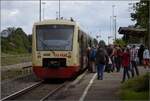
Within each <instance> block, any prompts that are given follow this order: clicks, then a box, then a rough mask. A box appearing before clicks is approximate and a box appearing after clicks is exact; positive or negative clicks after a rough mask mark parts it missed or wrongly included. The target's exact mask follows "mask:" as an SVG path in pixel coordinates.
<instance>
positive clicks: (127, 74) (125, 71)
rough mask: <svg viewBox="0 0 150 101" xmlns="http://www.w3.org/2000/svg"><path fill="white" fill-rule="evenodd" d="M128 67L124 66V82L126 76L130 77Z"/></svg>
mask: <svg viewBox="0 0 150 101" xmlns="http://www.w3.org/2000/svg"><path fill="white" fill-rule="evenodd" d="M128 70H129V69H128V67H124V70H123V78H122V81H123V82H124V81H125V79H126V76H127V77H128V79H129V78H130V75H129V72H128Z"/></svg>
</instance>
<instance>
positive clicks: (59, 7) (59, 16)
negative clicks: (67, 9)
mask: <svg viewBox="0 0 150 101" xmlns="http://www.w3.org/2000/svg"><path fill="white" fill-rule="evenodd" d="M58 12H59V20H60V0H59V11H58Z"/></svg>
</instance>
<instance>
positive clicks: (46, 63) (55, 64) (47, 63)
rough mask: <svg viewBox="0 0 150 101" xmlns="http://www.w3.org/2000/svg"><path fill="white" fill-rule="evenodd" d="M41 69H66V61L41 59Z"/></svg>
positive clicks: (62, 59) (63, 59)
mask: <svg viewBox="0 0 150 101" xmlns="http://www.w3.org/2000/svg"><path fill="white" fill-rule="evenodd" d="M43 67H46V68H59V67H66V59H65V58H43Z"/></svg>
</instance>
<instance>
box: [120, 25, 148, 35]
mask: <svg viewBox="0 0 150 101" xmlns="http://www.w3.org/2000/svg"><path fill="white" fill-rule="evenodd" d="M118 32H119V34H126V35H132V36H144V34H145V32H146V29H144V28H133V27H120V28H119V30H118Z"/></svg>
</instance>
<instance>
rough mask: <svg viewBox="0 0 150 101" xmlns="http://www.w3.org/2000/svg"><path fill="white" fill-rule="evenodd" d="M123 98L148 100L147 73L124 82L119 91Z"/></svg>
mask: <svg viewBox="0 0 150 101" xmlns="http://www.w3.org/2000/svg"><path fill="white" fill-rule="evenodd" d="M120 96H121V99H123V100H146V99H147V100H148V99H149V73H146V74H145V75H143V76H139V77H136V78H133V79H130V80H128V81H127V82H125V83H124V84H123V85H122V87H121V91H120Z"/></svg>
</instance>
